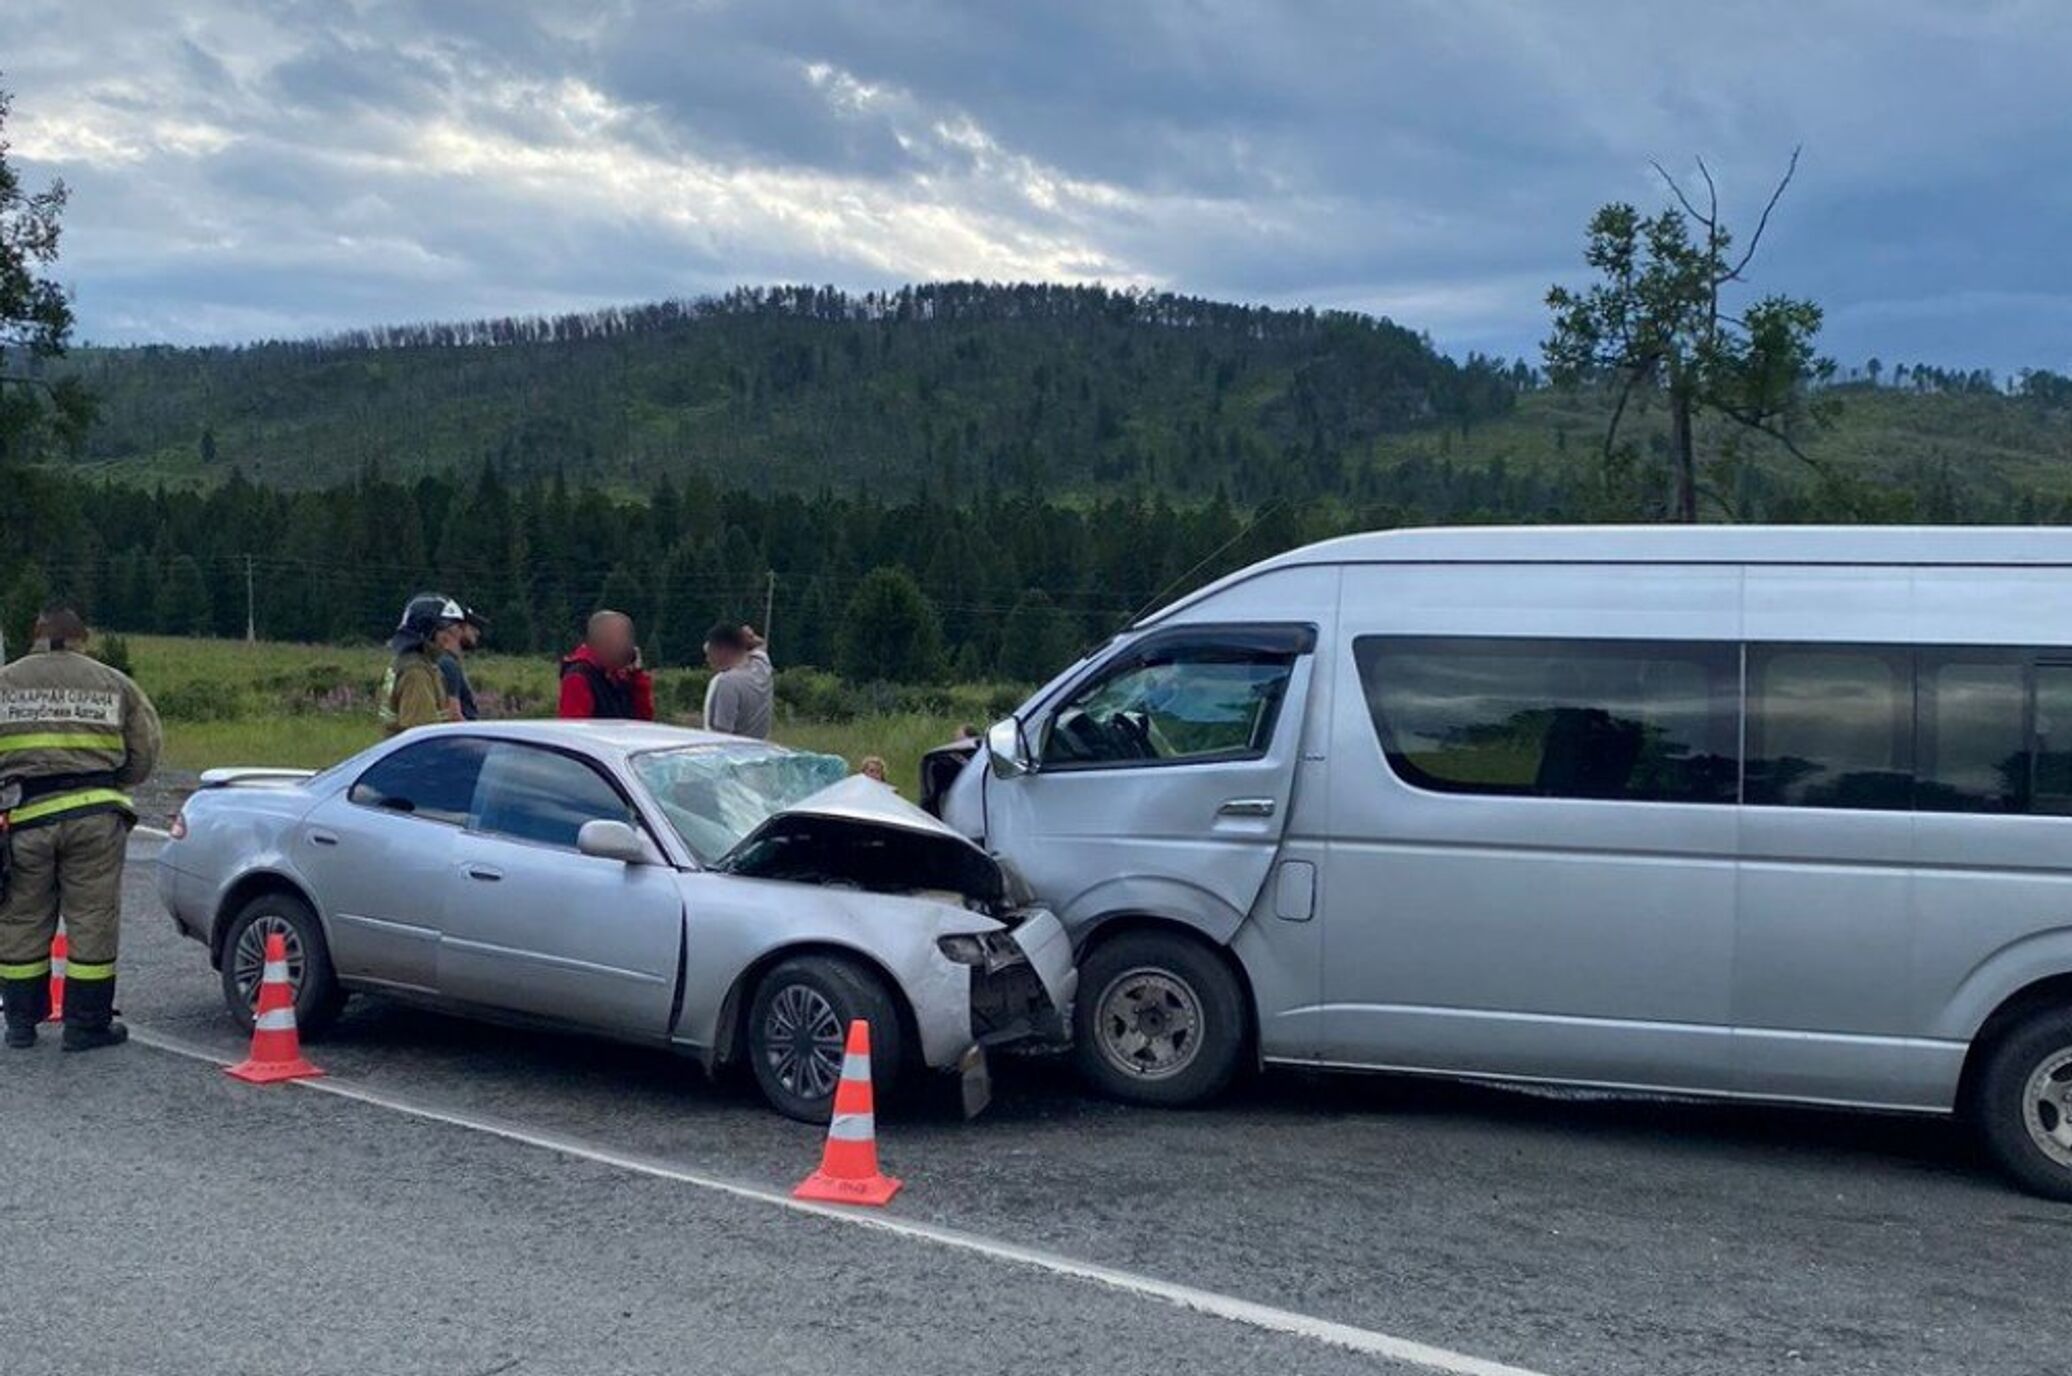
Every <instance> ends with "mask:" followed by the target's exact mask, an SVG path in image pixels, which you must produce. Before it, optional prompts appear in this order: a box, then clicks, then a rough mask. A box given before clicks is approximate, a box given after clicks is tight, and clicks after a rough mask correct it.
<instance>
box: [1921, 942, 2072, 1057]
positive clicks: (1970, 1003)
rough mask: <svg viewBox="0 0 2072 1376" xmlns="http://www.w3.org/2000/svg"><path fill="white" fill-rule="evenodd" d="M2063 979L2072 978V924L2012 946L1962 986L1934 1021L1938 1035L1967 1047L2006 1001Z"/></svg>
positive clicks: (1994, 955)
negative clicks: (2042, 982)
mask: <svg viewBox="0 0 2072 1376" xmlns="http://www.w3.org/2000/svg"><path fill="white" fill-rule="evenodd" d="M2065 974H2072V924H2067V925H2065V926H2060V927H2053V928H2051V929H2050V930H2048V931H2042V932H2035V933H2032V934H2031V935H2029V936H2025V937H2022V938H2021V939H2020V940H2018V941H2012V942H2009V943H2008V944H2007V945H2005V946H2002V947H2001V948H2000V949H1999V950H1997V951H1995V952H1993V953H1992V954H1991V955H1989V956H1987V957H1986V958H1985V959H1984V960H1982V961H1980V962H1979V963H1978V964H1977V965H1975V966H1973V967H1972V970H1971V972H1970V973H1969V974H1967V975H1966V976H1965V977H1964V979H1963V980H1962V981H1961V982H1960V983H1959V984H1958V986H1957V989H1956V992H1955V993H1953V994H1952V995H1951V996H1950V997H1949V999H1948V1000H1947V1001H1946V1002H1945V1003H1944V1004H1943V1006H1942V1009H1941V1011H1940V1013H1939V1015H1938V1017H1937V1019H1936V1023H1935V1035H1936V1036H1937V1037H1941V1038H1945V1039H1947V1040H1950V1041H1962V1042H1968V1041H1970V1040H1971V1039H1972V1038H1973V1037H1975V1036H1977V1035H1978V1031H1979V1029H1980V1028H1981V1027H1983V1026H1984V1025H1985V1022H1986V1019H1987V1018H1990V1017H1991V1016H1992V1015H1993V1011H1994V1010H1995V1009H1997V1008H1999V1007H2000V1005H2002V1004H2003V1003H2006V1002H2007V1000H2009V999H2010V998H2012V997H2014V996H2015V995H2016V994H2017V993H2019V992H2021V991H2022V990H2023V989H2025V988H2027V987H2028V986H2030V985H2032V984H2034V983H2036V982H2037V981H2039V980H2045V979H2049V978H2051V977H2052V976H2054V975H2065Z"/></svg>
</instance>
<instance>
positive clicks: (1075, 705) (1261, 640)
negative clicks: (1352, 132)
mask: <svg viewBox="0 0 2072 1376" xmlns="http://www.w3.org/2000/svg"><path fill="white" fill-rule="evenodd" d="M1276 639H1278V640H1279V641H1280V643H1274V641H1275V640H1276ZM1295 656H1296V648H1295V647H1294V646H1293V645H1291V644H1289V643H1287V638H1286V637H1271V636H1268V637H1237V638H1233V639H1230V640H1216V639H1200V640H1183V641H1176V642H1170V643H1168V644H1165V645H1162V646H1157V645H1155V646H1152V647H1149V648H1146V649H1144V650H1142V651H1140V652H1136V653H1133V654H1130V655H1128V656H1126V657H1125V658H1124V659H1123V660H1122V661H1121V662H1120V663H1118V664H1116V665H1114V666H1112V667H1111V668H1110V669H1109V670H1108V671H1107V672H1106V673H1103V674H1101V675H1100V676H1099V677H1097V678H1095V679H1094V680H1093V681H1092V682H1091V683H1089V684H1088V685H1086V686H1085V687H1083V688H1081V689H1079V690H1078V691H1077V692H1075V693H1074V694H1073V695H1072V696H1071V697H1070V698H1069V699H1067V701H1066V702H1065V704H1064V705H1063V706H1062V707H1060V708H1059V709H1058V711H1057V712H1056V713H1055V714H1054V715H1053V716H1052V718H1051V722H1050V729H1049V731H1048V732H1047V733H1046V734H1045V737H1044V743H1043V766H1044V768H1046V769H1073V768H1093V767H1100V766H1115V765H1134V764H1169V763H1190V762H1197V761H1207V760H1232V759H1254V758H1257V757H1259V756H1261V755H1264V754H1265V753H1266V748H1267V745H1268V743H1269V742H1270V741H1271V740H1272V739H1273V728H1274V722H1275V721H1276V720H1277V719H1278V718H1279V715H1280V708H1281V701H1282V699H1283V698H1284V697H1285V696H1286V695H1287V691H1288V679H1289V675H1290V674H1291V672H1292V671H1293V668H1294V664H1295Z"/></svg>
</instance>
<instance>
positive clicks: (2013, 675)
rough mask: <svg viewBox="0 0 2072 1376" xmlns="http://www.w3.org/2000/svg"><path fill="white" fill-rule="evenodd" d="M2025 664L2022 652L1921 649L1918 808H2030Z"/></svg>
mask: <svg viewBox="0 0 2072 1376" xmlns="http://www.w3.org/2000/svg"><path fill="white" fill-rule="evenodd" d="M2025 660H2026V656H2025V655H2024V654H2022V652H2020V651H2017V650H1922V651H1920V652H1919V653H1918V654H1917V655H1916V656H1915V660H1914V695H1915V713H1916V719H1915V735H1914V751H1915V755H1916V757H1917V759H1916V764H1915V769H1914V806H1915V808H1917V809H1918V810H1920V811H1922V812H2020V811H2022V810H2023V809H2024V808H2026V807H2027V805H2028V803H2027V799H2028V792H2029V732H2028V717H2027V711H2028V695H2029V684H2028V666H2027V664H2026V663H2025Z"/></svg>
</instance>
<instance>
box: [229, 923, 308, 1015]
mask: <svg viewBox="0 0 2072 1376" xmlns="http://www.w3.org/2000/svg"><path fill="white" fill-rule="evenodd" d="M275 933H279V934H280V938H281V940H282V942H283V943H284V944H285V945H286V947H287V952H288V987H289V988H290V989H291V990H293V991H294V992H295V993H296V994H297V995H300V994H301V993H302V967H303V952H302V934H301V933H300V932H298V931H296V930H295V924H294V923H292V922H290V921H288V919H287V918H285V917H281V916H278V915H276V914H274V913H262V914H261V915H260V916H259V917H257V918H256V919H254V920H253V921H252V922H251V923H249V924H247V925H246V927H245V929H244V931H243V932H241V933H239V934H238V938H237V947H236V949H234V950H233V951H232V952H231V953H230V969H231V977H232V978H233V979H235V980H236V981H237V989H238V993H239V994H241V995H242V996H243V997H244V1000H245V1006H246V1007H247V1008H252V1009H256V1008H258V1007H259V980H260V977H261V976H262V975H264V974H265V973H266V939H267V938H268V937H270V936H272V935H274V934H275Z"/></svg>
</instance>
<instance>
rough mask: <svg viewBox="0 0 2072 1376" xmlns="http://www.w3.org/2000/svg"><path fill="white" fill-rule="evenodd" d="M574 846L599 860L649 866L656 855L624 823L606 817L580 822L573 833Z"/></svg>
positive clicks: (645, 842)
mask: <svg viewBox="0 0 2072 1376" xmlns="http://www.w3.org/2000/svg"><path fill="white" fill-rule="evenodd" d="M576 849H577V850H579V851H581V852H582V853H583V854H585V855H594V856H596V857H597V858H598V859H599V860H617V861H619V862H620V863H622V864H627V865H652V864H654V863H655V862H656V860H658V859H659V858H660V857H659V856H657V855H656V854H655V851H654V848H653V847H652V846H650V845H649V844H648V843H647V838H646V837H644V836H642V835H641V834H640V833H639V832H637V831H635V830H634V829H633V828H632V827H630V826H628V825H627V824H626V823H624V822H614V821H610V820H608V819H606V818H602V817H600V818H598V819H597V820H596V821H592V822H585V823H583V826H582V830H580V831H578V832H577V833H576Z"/></svg>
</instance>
